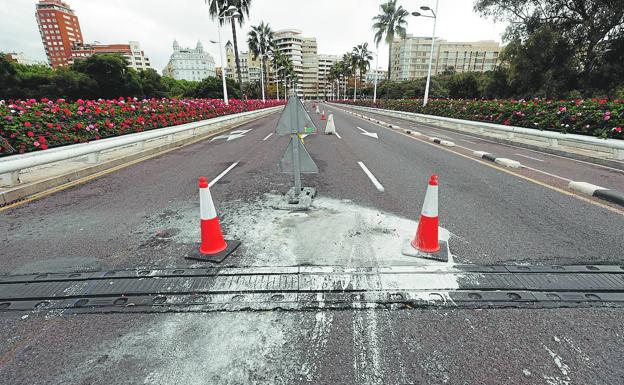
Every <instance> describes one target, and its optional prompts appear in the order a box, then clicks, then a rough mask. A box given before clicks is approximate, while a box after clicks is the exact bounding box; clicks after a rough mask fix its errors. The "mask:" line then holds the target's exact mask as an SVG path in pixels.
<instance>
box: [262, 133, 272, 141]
mask: <svg viewBox="0 0 624 385" xmlns="http://www.w3.org/2000/svg"><path fill="white" fill-rule="evenodd" d="M271 135H273V133H270V134H269V135H267V136H265V137H264V139H262V140H263V141H265V140H267V139H269V138H270V137H271Z"/></svg>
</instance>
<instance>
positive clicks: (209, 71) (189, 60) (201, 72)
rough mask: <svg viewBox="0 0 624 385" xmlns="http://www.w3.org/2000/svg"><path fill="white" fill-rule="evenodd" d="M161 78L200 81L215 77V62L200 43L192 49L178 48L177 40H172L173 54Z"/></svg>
mask: <svg viewBox="0 0 624 385" xmlns="http://www.w3.org/2000/svg"><path fill="white" fill-rule="evenodd" d="M163 76H168V77H172V78H174V79H178V80H190V81H201V80H203V79H205V78H207V77H211V76H216V70H215V62H214V59H213V58H212V56H211V55H210V54H209V53H208V52H206V51H204V46H203V45H202V43H201V42H200V41H198V42H197V45H196V46H195V48H194V49H193V48H184V47H180V44H178V42H177V40H174V41H173V54H171V57H170V58H169V63H168V64H167V66H166V67H165V69H164V70H163Z"/></svg>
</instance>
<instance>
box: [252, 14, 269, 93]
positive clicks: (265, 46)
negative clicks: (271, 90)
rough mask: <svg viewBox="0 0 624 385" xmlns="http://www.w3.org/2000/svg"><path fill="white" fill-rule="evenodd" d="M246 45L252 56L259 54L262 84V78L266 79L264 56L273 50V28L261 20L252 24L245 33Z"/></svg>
mask: <svg viewBox="0 0 624 385" xmlns="http://www.w3.org/2000/svg"><path fill="white" fill-rule="evenodd" d="M247 45H248V46H249V50H250V51H251V52H252V53H253V54H254V57H258V56H260V63H261V64H262V76H263V78H262V82H263V84H264V79H267V65H266V58H267V56H268V54H269V53H270V52H271V51H272V50H273V30H271V27H270V26H269V25H268V24H265V23H264V22H263V21H262V22H260V24H258V25H256V26H252V27H251V31H249V34H247Z"/></svg>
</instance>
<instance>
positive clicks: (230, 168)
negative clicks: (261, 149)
mask: <svg viewBox="0 0 624 385" xmlns="http://www.w3.org/2000/svg"><path fill="white" fill-rule="evenodd" d="M237 165H238V162H234V163H232V164H231V165H230V167H228V168H226V169H225V170H223V172H222V173H221V174H219V175H217V177H216V178H214V179H213V180H211V181H210V183H208V187H212V185H214V184H215V183H217V182H218V181H219V179H221V178H223V177H224V176H225V174H227V173H228V172H230V171H231V170H232V169H233V168H234V167H236V166H237Z"/></svg>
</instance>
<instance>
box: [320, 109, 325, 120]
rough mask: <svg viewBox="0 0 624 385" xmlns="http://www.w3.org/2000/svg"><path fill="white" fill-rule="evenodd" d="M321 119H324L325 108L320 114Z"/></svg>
mask: <svg viewBox="0 0 624 385" xmlns="http://www.w3.org/2000/svg"><path fill="white" fill-rule="evenodd" d="M321 120H325V110H323V113H322V114H321Z"/></svg>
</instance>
